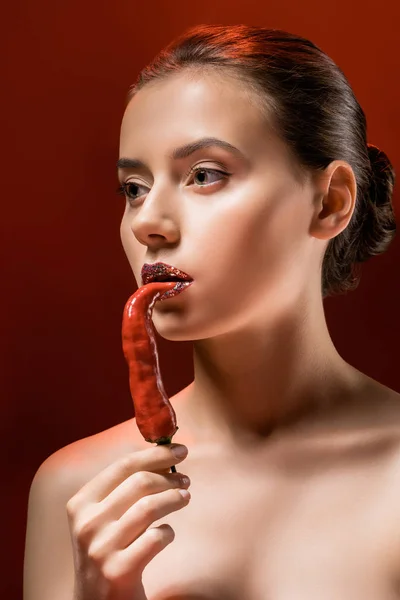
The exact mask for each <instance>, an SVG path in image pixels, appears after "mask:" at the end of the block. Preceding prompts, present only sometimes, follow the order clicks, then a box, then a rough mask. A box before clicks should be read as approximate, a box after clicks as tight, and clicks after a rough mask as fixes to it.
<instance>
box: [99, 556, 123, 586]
mask: <svg viewBox="0 0 400 600" xmlns="http://www.w3.org/2000/svg"><path fill="white" fill-rule="evenodd" d="M101 572H102V576H103V578H104V579H105V581H108V582H109V583H115V582H117V581H118V580H119V579H120V578H121V577H122V571H121V565H120V561H119V560H118V553H115V554H114V555H113V556H112V557H110V558H109V559H108V560H107V561H105V562H104V563H103V565H102V569H101Z"/></svg>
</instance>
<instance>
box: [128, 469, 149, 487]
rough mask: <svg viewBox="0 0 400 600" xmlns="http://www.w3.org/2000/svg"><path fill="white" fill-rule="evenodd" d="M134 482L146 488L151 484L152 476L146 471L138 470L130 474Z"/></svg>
mask: <svg viewBox="0 0 400 600" xmlns="http://www.w3.org/2000/svg"><path fill="white" fill-rule="evenodd" d="M132 479H133V481H134V484H135V485H136V486H137V487H139V488H140V489H142V490H147V489H149V488H150V487H151V486H152V477H151V475H150V473H148V472H146V471H138V472H137V473H135V474H134V475H133V476H132Z"/></svg>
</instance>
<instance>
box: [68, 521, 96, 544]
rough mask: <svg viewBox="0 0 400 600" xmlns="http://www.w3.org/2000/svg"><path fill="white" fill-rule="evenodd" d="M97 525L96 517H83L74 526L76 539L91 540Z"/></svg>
mask: <svg viewBox="0 0 400 600" xmlns="http://www.w3.org/2000/svg"><path fill="white" fill-rule="evenodd" d="M96 525H97V519H96V515H93V514H91V515H89V516H87V517H81V518H80V519H77V520H76V521H75V523H74V526H73V534H74V536H75V538H76V539H78V540H80V541H85V540H87V539H88V538H90V537H91V536H92V535H93V533H94V531H95V529H96Z"/></svg>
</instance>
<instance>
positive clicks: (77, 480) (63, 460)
mask: <svg viewBox="0 0 400 600" xmlns="http://www.w3.org/2000/svg"><path fill="white" fill-rule="evenodd" d="M142 448H143V442H142V441H141V439H140V436H139V434H138V429H137V426H136V422H135V419H129V420H127V421H123V422H122V423H118V424H117V425H114V426H113V427H110V428H108V429H105V430H104V431H100V432H99V433H96V434H94V435H90V436H88V437H85V438H82V439H79V440H76V441H75V442H72V443H70V444H68V445H67V446H64V447H62V448H60V449H59V450H57V451H56V452H54V453H53V454H51V455H50V456H49V457H48V458H47V459H46V460H45V461H44V462H43V463H42V465H41V466H40V468H39V469H38V472H37V474H36V475H37V476H40V475H43V474H46V476H47V477H54V481H55V482H60V484H62V485H63V486H64V487H67V489H66V490H65V491H66V493H67V495H68V494H69V493H71V495H73V494H74V493H75V492H76V491H78V490H79V489H80V488H81V487H82V486H83V485H84V484H85V483H86V482H87V481H89V480H90V479H92V478H93V477H95V476H96V475H97V473H99V472H100V471H102V470H103V469H105V468H106V467H107V466H109V465H110V464H112V463H113V462H115V461H117V460H118V459H119V458H121V457H123V456H124V455H126V454H130V453H132V452H135V451H137V450H140V449H142Z"/></svg>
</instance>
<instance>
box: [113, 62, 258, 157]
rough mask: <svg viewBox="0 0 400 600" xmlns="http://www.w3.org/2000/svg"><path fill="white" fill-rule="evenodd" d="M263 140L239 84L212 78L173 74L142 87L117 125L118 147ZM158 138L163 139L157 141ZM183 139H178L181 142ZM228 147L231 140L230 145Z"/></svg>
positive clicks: (246, 94) (250, 103) (252, 104)
mask: <svg viewBox="0 0 400 600" xmlns="http://www.w3.org/2000/svg"><path fill="white" fill-rule="evenodd" d="M255 133H257V134H258V135H257V137H262V136H265V135H266V134H268V133H269V132H268V127H267V126H266V121H265V119H264V118H263V115H262V113H261V110H260V109H259V108H258V107H257V101H256V99H255V98H254V97H253V96H252V95H251V94H250V93H249V92H248V91H246V89H245V87H244V84H243V83H241V82H239V81H237V80H234V79H233V78H232V77H228V76H221V75H217V74H202V75H198V76H193V75H190V74H177V75H172V76H169V77H168V78H167V79H165V80H162V81H156V82H152V83H150V84H146V85H145V87H144V88H142V89H141V90H140V91H139V92H137V94H136V95H135V96H134V97H133V98H132V100H131V101H130V103H129V104H128V106H127V108H126V110H125V114H124V116H123V119H122V124H121V146H122V147H124V149H126V150H128V147H125V146H126V144H128V145H129V144H130V143H135V141H136V140H137V141H140V143H143V138H144V137H145V138H148V139H149V140H150V139H151V143H152V144H154V140H157V139H158V140H160V138H161V137H162V139H163V140H164V141H165V140H168V139H169V140H170V141H171V143H172V142H174V144H175V142H177V141H178V138H181V139H179V141H180V142H186V141H191V140H190V139H183V138H184V137H186V138H188V136H190V137H196V138H197V137H203V136H207V135H210V136H211V135H212V136H214V137H222V138H224V136H225V137H232V136H235V141H236V142H238V141H239V139H241V140H243V141H245V139H248V138H249V136H251V134H255ZM161 134H162V136H161ZM182 136H183V137H182ZM229 141H230V140H229Z"/></svg>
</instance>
